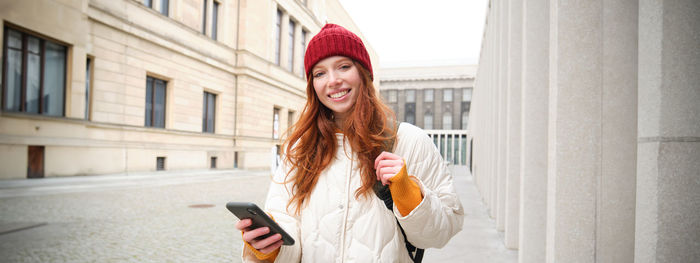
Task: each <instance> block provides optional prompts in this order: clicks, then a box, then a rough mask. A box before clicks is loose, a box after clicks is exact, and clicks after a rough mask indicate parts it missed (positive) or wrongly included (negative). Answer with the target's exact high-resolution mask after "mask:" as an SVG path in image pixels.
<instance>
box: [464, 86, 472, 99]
mask: <svg viewBox="0 0 700 263" xmlns="http://www.w3.org/2000/svg"><path fill="white" fill-rule="evenodd" d="M462 101H472V89H469V88H467V89H463V90H462Z"/></svg>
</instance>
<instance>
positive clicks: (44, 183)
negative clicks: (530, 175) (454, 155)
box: [0, 167, 517, 263]
mask: <svg viewBox="0 0 700 263" xmlns="http://www.w3.org/2000/svg"><path fill="white" fill-rule="evenodd" d="M455 169H456V170H457V171H458V172H457V173H454V174H455V187H456V190H457V192H458V194H459V196H460V199H461V200H462V204H463V205H464V208H465V213H466V216H465V221H464V222H465V223H464V230H462V232H460V233H459V234H457V236H455V237H454V238H453V239H452V240H451V241H450V242H449V243H448V244H447V246H446V247H444V248H442V249H428V250H427V251H426V255H425V258H424V262H426V263H430V262H499V263H501V262H503V263H505V262H517V251H513V250H507V249H505V247H504V245H503V234H502V233H500V232H497V231H496V230H495V222H494V220H493V219H491V218H489V217H488V215H487V211H486V208H485V206H484V204H483V202H481V198H480V196H479V194H478V192H477V190H476V187H475V185H474V184H473V182H472V177H471V175H469V174H468V173H466V172H459V171H466V168H463V167H462V168H460V167H457V168H455ZM460 169H461V170H460ZM269 178H270V176H269V172H249V171H185V172H158V173H141V174H129V175H123V174H121V175H107V176H86V177H70V178H44V179H39V180H10V181H7V180H5V181H0V211H2V212H1V214H0V262H240V252H241V251H240V250H241V247H242V243H241V238H240V232H238V231H236V230H235V228H234V224H235V222H236V221H237V220H236V219H235V217H234V216H233V215H232V214H231V213H230V212H228V210H226V208H225V204H226V202H228V201H234V200H235V201H251V202H255V203H257V204H259V205H262V204H263V202H264V199H265V194H266V193H267V189H268V187H269ZM191 205H213V206H212V207H206V208H193V207H190V206H191Z"/></svg>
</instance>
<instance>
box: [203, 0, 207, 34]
mask: <svg viewBox="0 0 700 263" xmlns="http://www.w3.org/2000/svg"><path fill="white" fill-rule="evenodd" d="M207 1H208V0H202V3H204V7H202V34H205V35H206V34H207Z"/></svg>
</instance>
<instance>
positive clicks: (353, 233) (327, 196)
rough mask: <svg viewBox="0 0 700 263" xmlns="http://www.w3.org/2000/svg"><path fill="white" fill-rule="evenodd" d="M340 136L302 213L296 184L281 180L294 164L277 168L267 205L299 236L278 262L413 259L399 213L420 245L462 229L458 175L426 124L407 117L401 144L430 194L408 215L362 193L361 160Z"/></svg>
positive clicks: (438, 242)
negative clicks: (295, 200) (295, 199)
mask: <svg viewBox="0 0 700 263" xmlns="http://www.w3.org/2000/svg"><path fill="white" fill-rule="evenodd" d="M336 136H337V139H338V146H339V147H338V152H337V153H336V159H335V160H334V161H333V163H331V165H330V166H329V167H328V168H327V169H326V170H325V171H323V173H322V174H321V176H320V177H319V179H318V182H317V184H316V187H315V188H314V190H313V192H312V193H311V196H310V199H309V200H308V202H307V205H305V206H304V207H303V208H302V210H301V215H299V216H294V214H293V211H287V209H286V206H287V203H288V201H289V199H290V193H289V191H288V189H291V183H288V184H287V185H286V187H285V185H284V184H280V183H279V182H283V181H284V179H285V176H286V172H287V167H286V166H285V165H284V164H283V165H282V166H280V169H278V170H277V171H276V172H275V176H274V181H273V182H272V183H271V185H270V191H269V193H268V195H267V201H266V203H265V210H266V211H269V212H270V213H271V214H272V215H273V216H274V218H275V220H276V221H277V222H278V223H279V224H280V225H281V226H282V227H283V228H284V229H285V230H286V231H287V232H288V233H289V234H290V235H291V236H292V237H293V238H294V240H295V241H296V242H295V244H294V245H293V246H282V249H281V251H280V253H279V255H278V256H277V259H276V260H275V262H300V261H301V262H324V263H326V262H358V263H360V262H361V263H364V262H412V261H411V259H410V258H409V256H408V252H407V250H406V247H405V245H404V240H403V239H404V238H403V236H402V235H401V230H399V227H398V225H397V224H396V219H395V218H398V221H399V222H400V224H401V226H403V229H404V230H405V231H406V236H407V238H408V240H409V241H410V242H411V243H412V244H413V245H415V246H416V247H419V248H436V247H437V248H439V247H442V246H444V245H445V244H446V243H447V241H449V240H450V238H452V236H454V235H455V234H456V233H457V232H459V231H460V230H462V223H463V219H464V212H463V209H462V204H461V203H460V202H459V198H458V197H457V194H456V193H455V190H454V186H453V185H452V183H453V180H452V175H451V174H450V173H449V171H448V169H447V166H446V163H445V162H444V161H443V159H442V157H441V156H440V153H439V152H438V150H437V148H436V147H435V145H434V144H433V142H432V140H431V139H430V138H429V137H428V136H427V134H426V133H425V132H424V131H423V130H422V129H420V128H418V127H415V126H413V125H410V124H407V123H402V124H401V125H400V126H399V130H398V134H397V139H396V146H395V150H394V153H395V154H397V155H399V156H401V157H403V158H404V160H406V167H407V168H408V174H409V175H415V177H413V176H411V178H412V179H414V181H417V182H418V184H419V186H420V188H421V192H422V194H423V196H424V198H423V201H422V202H421V203H420V204H419V205H418V206H417V207H416V208H415V209H414V210H413V211H411V213H410V214H408V215H407V216H401V214H400V213H399V212H398V210H396V206H394V211H393V213H392V212H391V211H389V210H388V209H387V208H386V206H384V203H383V202H382V201H381V200H380V199H379V198H378V197H377V196H376V195H374V193H372V195H371V196H369V197H370V198H369V199H368V198H363V197H361V198H360V199H359V200H358V199H356V198H355V190H356V189H358V188H359V187H360V185H361V178H360V173H359V170H358V169H357V168H358V162H357V158H356V155H355V154H354V153H352V151H351V149H350V145H349V144H348V143H347V142H346V141H345V140H344V139H343V135H342V134H340V133H338V134H336ZM351 157H352V158H351ZM292 207H293V206H290V210H293V208H292ZM243 251H244V252H243V259H244V261H246V262H256V261H258V260H257V259H256V258H255V256H254V255H253V254H252V253H249V250H246V249H244V250H243Z"/></svg>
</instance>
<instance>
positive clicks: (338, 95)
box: [331, 90, 348, 99]
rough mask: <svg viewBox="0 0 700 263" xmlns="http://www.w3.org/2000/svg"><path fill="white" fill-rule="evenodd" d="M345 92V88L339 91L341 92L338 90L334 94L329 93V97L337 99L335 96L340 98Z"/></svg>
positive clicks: (346, 92)
mask: <svg viewBox="0 0 700 263" xmlns="http://www.w3.org/2000/svg"><path fill="white" fill-rule="evenodd" d="M345 94H348V91H347V90H345V91H341V92H338V93H335V94H331V98H334V99H337V98H340V97H342V96H344V95H345Z"/></svg>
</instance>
